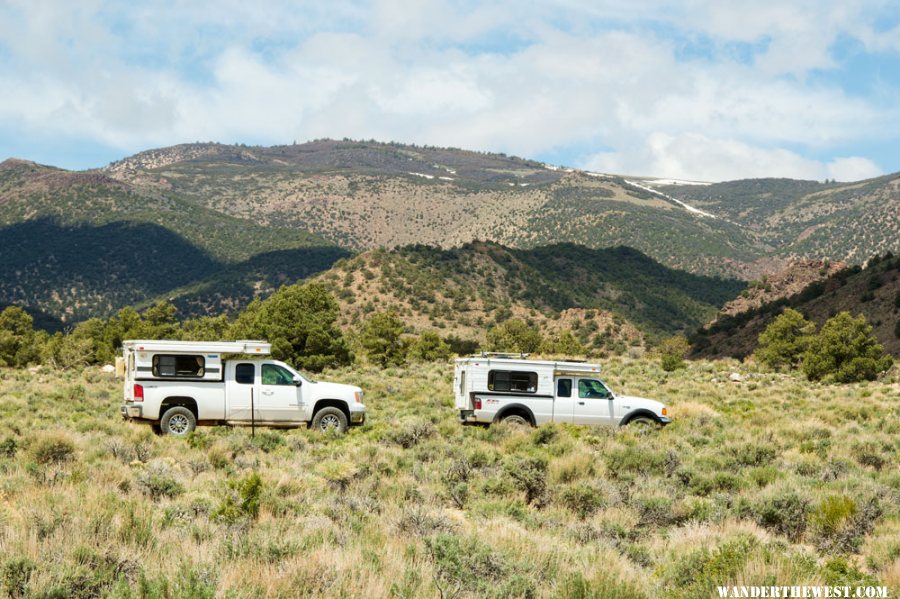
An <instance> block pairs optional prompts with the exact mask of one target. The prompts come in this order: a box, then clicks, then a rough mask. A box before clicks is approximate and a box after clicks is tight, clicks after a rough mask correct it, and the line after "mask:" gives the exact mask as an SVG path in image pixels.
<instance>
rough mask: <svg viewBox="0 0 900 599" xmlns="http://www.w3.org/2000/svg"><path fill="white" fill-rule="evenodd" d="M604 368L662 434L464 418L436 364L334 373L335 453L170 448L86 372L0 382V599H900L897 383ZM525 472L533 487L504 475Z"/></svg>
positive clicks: (310, 437) (263, 438)
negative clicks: (846, 589)
mask: <svg viewBox="0 0 900 599" xmlns="http://www.w3.org/2000/svg"><path fill="white" fill-rule="evenodd" d="M605 368H606V371H607V373H608V374H607V379H608V381H609V382H610V383H611V384H612V385H613V386H614V388H616V389H617V390H619V391H621V392H626V393H630V394H638V395H645V396H648V397H657V398H660V399H664V400H666V401H667V402H669V403H670V405H671V406H672V411H673V413H674V415H675V419H676V420H675V422H674V423H673V424H672V425H670V426H669V427H667V428H666V429H664V430H662V431H659V432H658V433H655V434H652V435H650V436H638V435H635V434H634V433H633V432H632V431H629V430H627V429H626V430H608V429H590V428H582V427H576V426H550V427H545V428H542V429H537V430H534V431H529V430H525V431H517V430H515V429H508V428H504V427H494V428H491V429H481V428H470V427H462V426H460V425H459V424H458V423H457V422H456V421H455V414H454V412H453V408H452V397H451V391H450V379H451V374H452V367H451V366H450V365H430V366H424V367H415V368H412V369H408V370H407V369H388V370H385V371H381V370H377V369H371V368H356V369H353V370H342V371H336V372H331V373H328V374H327V375H325V376H323V378H326V379H329V380H338V381H343V382H348V383H354V384H359V385H361V386H362V387H363V388H364V389H366V391H367V404H368V408H369V414H370V422H369V423H368V424H367V425H366V426H364V427H362V428H359V429H354V430H353V431H351V433H350V434H349V435H347V436H346V437H343V438H338V437H331V436H320V435H318V434H314V433H312V432H310V431H306V430H297V431H261V432H259V433H258V434H257V436H256V439H251V438H250V433H249V431H248V430H245V429H228V428H205V429H201V430H200V431H199V432H198V433H197V434H195V435H194V436H193V437H192V438H191V439H188V440H177V439H171V438H166V437H157V436H154V435H153V434H152V433H151V431H150V430H149V428H147V427H142V426H139V425H133V424H126V423H124V422H122V421H121V420H120V419H119V416H118V402H119V396H120V393H121V392H120V382H119V381H115V380H113V379H110V378H107V377H106V376H105V375H102V374H100V373H99V372H97V371H95V370H88V371H86V372H84V373H81V374H62V375H60V374H58V373H55V372H48V371H42V372H39V373H37V374H35V375H32V374H29V373H28V372H26V371H15V370H2V371H0V418H2V420H0V474H2V478H0V591H2V592H5V593H7V594H9V595H12V596H45V597H49V596H53V597H65V596H71V597H86V596H100V597H131V596H140V597H184V596H191V597H225V596H227V597H256V596H271V597H294V596H309V597H333V596H348V597H351V596H352V597H436V596H439V594H440V593H441V592H443V593H444V595H445V596H459V597H463V596H472V597H474V596H478V597H480V596H498V597H499V596H539V597H545V596H546V597H553V596H557V597H566V596H594V597H658V596H667V597H684V598H687V597H698V596H708V595H709V593H710V592H711V590H712V589H713V586H714V585H716V584H773V583H774V584H843V583H845V582H846V583H848V584H856V583H857V582H860V581H863V582H866V583H875V582H878V583H881V584H885V585H888V586H889V587H891V590H892V592H893V593H894V594H896V593H898V592H900V565H898V564H900V542H898V541H897V538H898V531H900V508H898V503H900V502H898V496H900V470H898V459H897V458H898V448H900V442H898V438H900V436H898V434H900V424H898V422H900V421H898V419H897V416H898V411H900V392H898V390H897V387H896V385H894V386H892V384H891V382H890V381H889V382H887V383H884V384H882V383H878V384H867V385H857V386H845V387H825V386H819V385H813V384H809V383H806V382H805V381H801V380H798V379H795V378H791V377H787V376H784V375H773V374H767V373H764V372H758V371H751V372H747V371H746V369H744V370H743V374H744V375H745V381H744V382H741V383H730V382H727V375H728V373H729V372H730V371H732V370H741V369H742V366H741V365H739V364H737V363H728V362H723V363H710V362H694V363H691V364H690V365H689V368H688V369H687V370H684V371H680V372H676V373H671V374H666V373H664V372H663V371H662V370H661V369H660V368H659V367H658V365H657V364H656V363H654V362H650V361H646V360H627V359H622V360H619V361H613V362H610V363H608V364H605ZM526 463H527V464H530V465H531V466H529V467H530V468H532V470H530V471H529V472H531V478H527V477H523V476H521V472H518V471H516V468H522V467H524V466H523V464H526ZM254 474H257V475H258V476H259V482H260V484H259V485H258V486H257V487H255V490H253V489H254V487H253V485H251V484H249V483H248V481H252V479H253V476H254ZM514 474H516V476H514ZM526 485H531V487H529V488H530V493H531V495H530V497H531V501H528V497H529V494H528V493H526ZM248 489H249V490H248ZM835 498H836V499H835ZM254 501H255V502H256V505H258V511H254V509H253V507H252V506H253V505H254ZM851 502H852V509H851V508H850V507H848V506H849V505H850V503H851ZM835 506H837V507H835ZM842 510H843V511H842Z"/></svg>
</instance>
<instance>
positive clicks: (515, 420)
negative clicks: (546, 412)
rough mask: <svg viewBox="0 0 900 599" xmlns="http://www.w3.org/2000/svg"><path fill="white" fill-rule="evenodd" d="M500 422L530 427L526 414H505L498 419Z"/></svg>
mask: <svg viewBox="0 0 900 599" xmlns="http://www.w3.org/2000/svg"><path fill="white" fill-rule="evenodd" d="M500 422H502V423H503V424H505V425H507V426H527V427H529V428H530V427H531V420H529V419H528V417H527V416H523V415H522V414H518V413H513V414H507V415H506V416H504V417H503V418H501V419H500Z"/></svg>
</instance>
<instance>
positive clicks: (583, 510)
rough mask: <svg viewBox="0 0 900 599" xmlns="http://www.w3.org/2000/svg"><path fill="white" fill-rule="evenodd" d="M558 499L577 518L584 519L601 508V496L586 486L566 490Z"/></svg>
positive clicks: (595, 490) (576, 486) (598, 492)
mask: <svg viewBox="0 0 900 599" xmlns="http://www.w3.org/2000/svg"><path fill="white" fill-rule="evenodd" d="M559 499H560V502H561V503H562V504H563V505H564V506H566V507H567V508H569V509H570V510H572V511H573V512H575V513H576V514H578V517H579V518H586V517H588V516H590V515H591V514H593V513H594V512H596V511H597V510H598V509H600V508H601V507H602V506H603V494H602V493H601V492H600V491H598V490H597V489H596V488H594V487H592V486H590V485H586V484H580V485H575V486H572V487H569V488H567V489H566V490H565V491H563V492H562V494H561V495H560V497H559Z"/></svg>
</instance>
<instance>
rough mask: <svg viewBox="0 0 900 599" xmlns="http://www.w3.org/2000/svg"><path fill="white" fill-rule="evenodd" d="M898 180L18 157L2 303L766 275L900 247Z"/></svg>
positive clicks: (461, 158) (220, 304)
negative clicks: (537, 266)
mask: <svg viewBox="0 0 900 599" xmlns="http://www.w3.org/2000/svg"><path fill="white" fill-rule="evenodd" d="M898 185H900V178H897V177H895V176H888V177H881V178H879V179H873V180H870V181H863V182H859V183H854V184H834V183H831V184H821V183H816V182H811V181H791V180H781V179H759V180H752V181H735V182H730V183H721V184H713V185H683V184H681V185H670V184H669V182H667V181H663V180H653V179H647V178H625V177H621V176H617V175H604V174H598V173H589V172H584V171H577V170H574V169H563V168H558V167H552V166H548V165H545V164H542V163H539V162H535V161H532V160H525V159H521V158H515V157H509V156H505V155H502V154H488V153H480V152H472V151H465V150H459V149H454V148H434V147H418V146H411V145H402V144H396V143H378V142H374V141H366V142H363V141H351V140H344V141H333V140H319V141H314V142H309V143H304V144H294V145H289V146H274V147H248V146H231V145H222V144H214V143H206V144H200V143H197V144H185V145H179V146H173V147H169V148H161V149H157V150H150V151H146V152H141V153H139V154H136V155H134V156H131V157H129V158H126V159H124V160H121V161H119V162H116V163H113V164H111V165H109V166H107V167H105V168H102V169H97V170H93V171H84V172H70V171H65V170H61V169H57V168H53V167H49V166H43V165H39V164H35V163H33V162H28V161H25V160H15V159H10V160H7V161H5V162H3V163H0V266H2V269H0V303H16V304H19V305H24V306H28V307H30V308H31V309H33V310H37V311H40V312H42V313H44V314H46V315H48V316H49V317H51V319H52V318H56V319H59V322H60V323H61V325H60V326H65V324H66V323H71V322H74V321H77V320H80V319H83V318H86V317H90V316H95V315H101V316H102V315H107V314H109V313H110V312H112V311H115V310H116V309H118V308H120V307H122V306H124V305H128V304H142V303H145V302H148V301H152V300H154V299H156V298H160V297H162V298H170V297H172V298H179V299H178V301H179V302H181V305H182V307H183V308H184V309H186V310H188V311H189V313H191V314H196V313H210V312H218V311H222V310H233V309H235V308H237V307H239V306H241V305H243V304H245V303H246V302H247V301H249V300H250V299H251V298H252V297H255V296H257V295H260V294H265V293H267V292H268V291H270V290H271V289H272V288H274V287H275V286H277V285H279V284H282V283H287V282H293V281H295V280H297V279H300V278H305V277H308V276H310V275H312V274H315V273H317V272H322V271H325V270H327V269H328V268H329V267H330V266H331V265H332V264H333V263H334V261H335V260H337V259H339V258H341V257H346V256H348V255H350V252H358V251H369V250H373V249H379V248H393V247H403V246H407V245H415V244H425V245H431V246H437V247H441V248H443V249H445V250H449V249H450V248H453V247H459V246H462V245H464V244H469V243H473V242H475V241H477V240H489V241H491V242H493V243H496V244H500V245H503V246H505V247H509V248H515V249H517V250H537V249H538V248H541V247H545V246H550V247H558V246H561V245H579V246H583V247H585V248H589V249H594V250H597V249H603V248H614V247H618V246H627V247H633V248H635V249H637V250H638V251H639V252H641V253H642V254H644V255H646V256H648V257H650V258H652V259H653V260H655V261H656V262H658V263H660V264H663V265H665V266H667V267H669V268H677V269H681V270H686V271H689V272H693V273H696V274H707V275H709V274H718V275H724V276H730V277H735V276H736V277H739V278H744V279H747V280H750V279H757V280H760V279H762V278H763V277H764V276H765V275H767V274H770V273H772V272H774V271H776V270H779V269H780V268H783V267H784V266H786V265H787V264H790V263H791V262H792V261H794V260H796V259H798V258H804V257H806V258H807V259H810V260H822V259H830V260H831V262H832V263H836V262H838V261H841V260H847V261H850V262H852V261H860V260H861V259H862V258H864V257H866V256H868V255H871V254H874V253H877V252H883V251H886V250H893V251H900V247H898V244H900V220H898V219H897V218H896V214H897V213H900V205H898V201H900V200H898V198H900V191H898ZM35 240H40V243H35ZM626 276H630V275H626ZM524 284H525V286H526V287H530V286H531V282H529V281H526V282H525V283H524ZM727 299H732V298H724V299H723V301H724V300H727ZM579 301H581V300H579ZM631 301H633V302H636V303H641V302H643V301H645V300H644V298H640V297H637V298H632V300H631ZM649 301H650V302H651V303H652V302H655V301H656V300H654V299H651V300H649ZM582 303H584V302H583V301H582ZM549 305H550V306H551V307H552V308H553V309H566V308H565V307H563V308H557V307H555V306H554V305H553V304H549ZM535 309H536V310H538V311H541V310H544V309H545V306H537V307H535ZM689 322H691V323H693V322H695V320H694V317H692V318H690V319H687V320H684V319H682V318H681V317H680V316H679V317H677V318H675V319H674V320H673V324H672V325H670V326H666V327H664V328H659V327H657V328H655V329H652V332H653V333H654V334H657V333H659V332H660V331H662V330H665V331H671V330H682V329H683V328H684V327H685V326H686V324H687V323H689ZM636 324H639V323H637V322H636ZM639 326H644V325H642V324H639ZM652 326H653V325H652V324H651V328H652Z"/></svg>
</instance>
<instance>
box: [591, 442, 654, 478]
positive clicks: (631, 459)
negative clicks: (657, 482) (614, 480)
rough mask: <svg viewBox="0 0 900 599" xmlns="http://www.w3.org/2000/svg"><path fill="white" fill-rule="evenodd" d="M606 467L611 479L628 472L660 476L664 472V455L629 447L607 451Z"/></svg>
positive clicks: (642, 448)
mask: <svg viewBox="0 0 900 599" xmlns="http://www.w3.org/2000/svg"><path fill="white" fill-rule="evenodd" d="M606 465H607V467H608V469H609V472H610V474H611V475H612V476H613V477H620V476H621V475H622V474H624V473H628V472H634V473H643V474H647V475H650V476H662V475H664V474H665V471H666V455H665V454H664V453H662V452H659V451H653V450H651V449H647V448H645V447H638V446H629V447H624V448H622V449H613V450H611V451H609V452H608V453H607V454H606Z"/></svg>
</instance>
